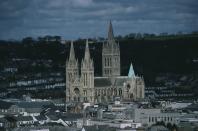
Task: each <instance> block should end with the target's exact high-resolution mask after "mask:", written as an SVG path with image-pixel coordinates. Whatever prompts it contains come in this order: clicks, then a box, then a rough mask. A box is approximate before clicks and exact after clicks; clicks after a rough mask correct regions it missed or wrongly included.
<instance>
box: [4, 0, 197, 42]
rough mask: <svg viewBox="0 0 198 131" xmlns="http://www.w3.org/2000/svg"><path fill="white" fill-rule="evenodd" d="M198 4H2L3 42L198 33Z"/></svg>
mask: <svg viewBox="0 0 198 131" xmlns="http://www.w3.org/2000/svg"><path fill="white" fill-rule="evenodd" d="M196 1H197V0H160V1H159V0H149V1H148V0H108V1H107V0H14V1H13V0H1V1H0V18H1V19H0V30H2V29H3V30H4V31H1V32H0V39H9V38H16V39H18V38H23V37H24V36H28V35H29V36H33V37H37V36H40V35H46V34H49V35H50V34H53V35H61V36H63V37H64V38H67V39H74V38H79V37H96V36H106V30H107V29H106V28H107V23H108V21H109V20H110V19H112V20H113V24H114V27H115V31H116V32H115V34H127V33H132V32H147V33H160V32H170V33H171V32H178V31H184V32H190V31H193V30H198V24H197V23H198V16H197V14H198V9H197V7H198V2H196Z"/></svg>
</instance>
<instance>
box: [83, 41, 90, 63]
mask: <svg viewBox="0 0 198 131" xmlns="http://www.w3.org/2000/svg"><path fill="white" fill-rule="evenodd" d="M84 60H87V61H89V60H90V52H89V41H88V39H87V40H86V48H85V58H84Z"/></svg>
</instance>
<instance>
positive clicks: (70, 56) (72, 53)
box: [69, 41, 75, 60]
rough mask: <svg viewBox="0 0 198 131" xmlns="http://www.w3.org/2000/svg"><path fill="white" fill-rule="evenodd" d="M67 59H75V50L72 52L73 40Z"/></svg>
mask: <svg viewBox="0 0 198 131" xmlns="http://www.w3.org/2000/svg"><path fill="white" fill-rule="evenodd" d="M69 60H75V52H74V45H73V41H71V46H70V54H69Z"/></svg>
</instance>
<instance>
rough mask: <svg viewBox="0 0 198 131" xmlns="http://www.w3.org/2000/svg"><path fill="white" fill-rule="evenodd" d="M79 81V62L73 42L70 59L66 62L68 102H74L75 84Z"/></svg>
mask: <svg viewBox="0 0 198 131" xmlns="http://www.w3.org/2000/svg"><path fill="white" fill-rule="evenodd" d="M78 79H79V68H78V60H77V59H76V58H75V52H74V46H73V42H71V47H70V55H69V59H68V60H67V61H66V102H70V101H73V100H74V97H73V90H74V89H73V88H74V83H75V82H76V81H78Z"/></svg>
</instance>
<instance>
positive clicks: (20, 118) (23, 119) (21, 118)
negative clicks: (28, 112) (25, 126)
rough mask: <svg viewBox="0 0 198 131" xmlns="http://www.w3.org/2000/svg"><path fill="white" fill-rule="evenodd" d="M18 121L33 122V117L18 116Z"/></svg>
mask: <svg viewBox="0 0 198 131" xmlns="http://www.w3.org/2000/svg"><path fill="white" fill-rule="evenodd" d="M16 120H17V121H33V118H32V117H31V116H18V117H16Z"/></svg>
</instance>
